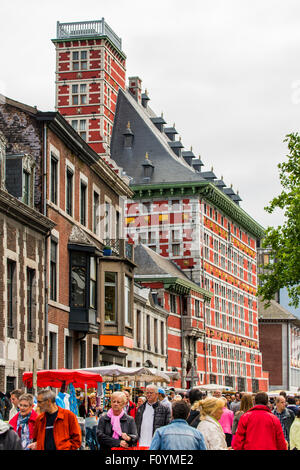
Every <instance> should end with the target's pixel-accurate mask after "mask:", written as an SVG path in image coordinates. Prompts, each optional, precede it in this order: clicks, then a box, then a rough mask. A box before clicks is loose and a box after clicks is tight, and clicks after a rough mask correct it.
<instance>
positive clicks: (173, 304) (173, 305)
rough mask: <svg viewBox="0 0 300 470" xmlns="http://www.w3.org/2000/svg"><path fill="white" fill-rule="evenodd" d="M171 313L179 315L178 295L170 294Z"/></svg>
mask: <svg viewBox="0 0 300 470" xmlns="http://www.w3.org/2000/svg"><path fill="white" fill-rule="evenodd" d="M170 311H171V312H172V313H177V304H176V295H174V294H170Z"/></svg>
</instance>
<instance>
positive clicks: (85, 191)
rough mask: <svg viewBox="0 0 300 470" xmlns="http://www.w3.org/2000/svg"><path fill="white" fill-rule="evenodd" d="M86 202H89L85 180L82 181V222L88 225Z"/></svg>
mask: <svg viewBox="0 0 300 470" xmlns="http://www.w3.org/2000/svg"><path fill="white" fill-rule="evenodd" d="M86 204H87V185H86V183H85V182H84V181H81V182H80V223H81V225H86Z"/></svg>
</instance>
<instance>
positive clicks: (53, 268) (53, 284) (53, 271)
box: [50, 240, 57, 301]
mask: <svg viewBox="0 0 300 470" xmlns="http://www.w3.org/2000/svg"><path fill="white" fill-rule="evenodd" d="M50 299H51V300H54V301H56V300H57V242H56V241H55V240H51V248H50Z"/></svg>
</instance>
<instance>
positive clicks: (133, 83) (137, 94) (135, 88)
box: [128, 77, 142, 104]
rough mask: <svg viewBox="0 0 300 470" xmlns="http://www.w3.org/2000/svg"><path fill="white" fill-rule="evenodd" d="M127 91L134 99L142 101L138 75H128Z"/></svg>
mask: <svg viewBox="0 0 300 470" xmlns="http://www.w3.org/2000/svg"><path fill="white" fill-rule="evenodd" d="M128 80H129V91H130V93H131V94H132V96H133V97H134V99H135V100H136V101H137V102H138V103H139V104H141V103H142V80H141V79H140V78H139V77H129V78H128Z"/></svg>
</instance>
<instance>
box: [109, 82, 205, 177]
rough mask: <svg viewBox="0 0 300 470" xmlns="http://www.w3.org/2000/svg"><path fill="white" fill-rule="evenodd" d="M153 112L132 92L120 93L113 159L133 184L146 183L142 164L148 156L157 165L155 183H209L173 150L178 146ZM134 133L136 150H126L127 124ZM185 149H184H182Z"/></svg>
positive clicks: (112, 151) (121, 91)
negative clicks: (134, 96) (161, 129)
mask: <svg viewBox="0 0 300 470" xmlns="http://www.w3.org/2000/svg"><path fill="white" fill-rule="evenodd" d="M153 117H154V116H153V111H151V110H149V109H147V110H146V109H145V108H143V107H142V106H141V105H139V104H138V103H137V102H136V100H135V99H134V98H133V97H132V96H131V94H130V93H129V92H128V91H125V92H124V91H123V90H121V89H120V90H119V94H118V100H117V106H116V113H115V121H114V126H113V132H112V138H111V158H112V159H113V160H114V161H115V162H116V163H117V164H118V165H119V166H120V167H122V168H123V169H124V171H125V172H126V174H127V175H129V176H130V177H132V180H131V182H130V184H145V181H144V179H143V177H144V175H143V167H142V163H143V162H144V160H145V154H146V152H148V155H149V158H150V160H151V161H152V163H153V165H154V167H155V168H154V172H153V177H152V178H151V183H152V184H154V183H162V182H167V183H171V182H188V181H201V180H202V181H205V179H204V178H202V176H201V175H200V174H199V173H197V172H195V171H194V169H193V168H192V167H191V166H190V165H188V164H187V163H186V162H185V160H184V159H183V158H180V157H177V155H176V154H175V152H173V150H172V149H171V148H170V144H171V145H174V146H177V145H179V146H180V147H181V146H182V144H181V143H180V142H179V141H178V143H176V144H174V142H173V141H172V140H170V139H169V138H168V137H167V135H166V134H165V133H164V132H160V131H159V130H158V129H157V128H156V126H155V124H154V123H153V122H152V120H151V118H153ZM128 122H130V129H131V130H132V132H133V134H134V143H133V147H132V148H124V145H123V139H124V135H123V134H124V132H125V130H126V125H127V123H128ZM182 147H183V146H182Z"/></svg>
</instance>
